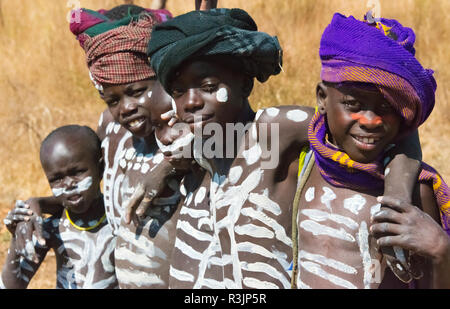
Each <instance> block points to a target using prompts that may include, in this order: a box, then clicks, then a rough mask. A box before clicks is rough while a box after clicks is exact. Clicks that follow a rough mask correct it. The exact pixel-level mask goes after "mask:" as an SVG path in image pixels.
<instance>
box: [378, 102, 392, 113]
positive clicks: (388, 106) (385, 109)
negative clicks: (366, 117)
mask: <svg viewBox="0 0 450 309" xmlns="http://www.w3.org/2000/svg"><path fill="white" fill-rule="evenodd" d="M379 110H380V112H381V113H382V114H386V113H391V112H393V111H394V108H393V107H392V106H391V104H389V103H387V102H384V103H382V104H381V105H380V107H379Z"/></svg>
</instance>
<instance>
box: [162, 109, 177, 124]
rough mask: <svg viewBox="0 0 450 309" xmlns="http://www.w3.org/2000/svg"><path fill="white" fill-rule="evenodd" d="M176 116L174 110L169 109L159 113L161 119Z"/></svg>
mask: <svg viewBox="0 0 450 309" xmlns="http://www.w3.org/2000/svg"><path fill="white" fill-rule="evenodd" d="M174 117H176V112H175V111H174V110H170V111H168V112H166V113H164V114H161V120H164V121H168V120H169V119H171V118H174Z"/></svg>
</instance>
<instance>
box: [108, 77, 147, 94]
mask: <svg viewBox="0 0 450 309" xmlns="http://www.w3.org/2000/svg"><path fill="white" fill-rule="evenodd" d="M154 83H155V80H154V79H146V80H141V81H137V82H133V83H128V84H121V85H110V84H102V86H103V89H104V91H103V93H104V95H111V94H120V93H126V92H127V91H129V90H132V89H134V88H136V87H143V86H146V87H148V86H153V84H154Z"/></svg>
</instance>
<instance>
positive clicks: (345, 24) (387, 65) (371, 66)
mask: <svg viewBox="0 0 450 309" xmlns="http://www.w3.org/2000/svg"><path fill="white" fill-rule="evenodd" d="M414 42H415V34H414V31H413V30H412V29H410V28H407V27H403V26H402V25H401V24H400V23H399V22H397V21H396V20H390V19H384V18H380V19H379V21H378V22H376V23H374V24H370V23H369V22H367V20H366V21H358V20H356V19H355V18H353V17H352V16H350V17H345V16H343V15H341V14H338V13H336V14H335V15H334V16H333V19H332V21H331V23H330V25H328V27H327V28H326V29H325V31H324V33H323V35H322V39H321V43H320V58H321V61H322V72H321V78H322V80H324V81H327V82H331V83H343V82H361V83H371V84H374V85H375V86H377V88H378V89H379V91H380V92H381V93H382V94H383V95H384V97H385V99H386V100H387V101H388V102H389V103H390V104H391V105H392V107H393V108H394V109H395V110H396V111H397V112H398V113H399V115H401V117H402V118H403V119H404V124H405V126H404V127H402V133H405V132H404V131H411V130H414V129H415V128H417V127H418V126H419V125H420V124H422V123H423V122H424V121H425V120H426V119H427V118H428V116H429V115H430V113H431V111H432V110H433V107H434V103H435V91H436V81H435V79H434V78H433V71H432V70H426V69H424V68H423V67H422V65H421V64H420V63H419V62H418V61H417V59H416V58H415V57H414V54H415V50H414V46H413V45H414Z"/></svg>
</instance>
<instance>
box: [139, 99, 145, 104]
mask: <svg viewBox="0 0 450 309" xmlns="http://www.w3.org/2000/svg"><path fill="white" fill-rule="evenodd" d="M139 104H141V105H143V104H145V97H142V98H140V99H139Z"/></svg>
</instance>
